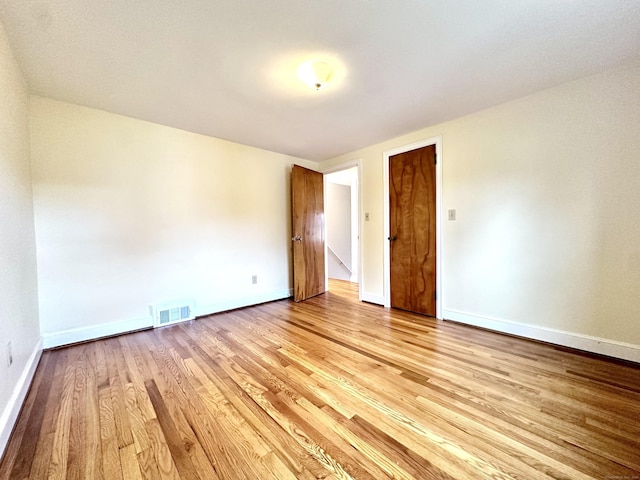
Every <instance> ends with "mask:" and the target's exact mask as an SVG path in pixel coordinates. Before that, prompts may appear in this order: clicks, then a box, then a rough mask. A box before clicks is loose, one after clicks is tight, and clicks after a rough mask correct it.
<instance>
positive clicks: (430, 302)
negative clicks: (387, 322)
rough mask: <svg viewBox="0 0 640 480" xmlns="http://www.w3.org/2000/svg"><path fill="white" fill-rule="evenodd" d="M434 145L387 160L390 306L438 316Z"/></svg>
mask: <svg viewBox="0 0 640 480" xmlns="http://www.w3.org/2000/svg"><path fill="white" fill-rule="evenodd" d="M435 159H436V152H435V145H429V146H427V147H423V148H419V149H416V150H411V151H409V152H405V153H401V154H398V155H393V156H391V157H390V158H389V233H390V236H389V242H390V253H391V285H390V287H391V306H392V307H394V308H401V309H403V310H409V311H411V312H416V313H422V314H424V315H430V316H434V317H435V315H436V168H435V162H436V160H435Z"/></svg>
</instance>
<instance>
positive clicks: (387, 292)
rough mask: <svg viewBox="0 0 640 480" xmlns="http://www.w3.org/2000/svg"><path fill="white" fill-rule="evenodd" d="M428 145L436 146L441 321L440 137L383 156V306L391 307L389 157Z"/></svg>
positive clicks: (438, 313) (439, 312) (439, 309)
mask: <svg viewBox="0 0 640 480" xmlns="http://www.w3.org/2000/svg"><path fill="white" fill-rule="evenodd" d="M429 145H435V146H436V158H437V163H436V292H437V293H436V318H438V319H440V320H442V297H443V294H442V163H443V162H442V136H437V137H432V138H427V139H425V140H420V141H418V142H414V143H410V144H409V145H403V146H401V147H397V148H394V149H392V150H387V151H385V152H383V153H382V155H383V162H382V164H383V182H384V186H383V193H384V204H383V208H384V243H383V245H384V260H383V261H384V263H383V268H384V283H383V289H384V306H385V307H387V308H390V307H391V249H390V247H389V240H388V238H389V235H390V233H389V157H392V156H394V155H398V154H399V153H405V152H409V151H411V150H416V149H418V148H422V147H428V146H429Z"/></svg>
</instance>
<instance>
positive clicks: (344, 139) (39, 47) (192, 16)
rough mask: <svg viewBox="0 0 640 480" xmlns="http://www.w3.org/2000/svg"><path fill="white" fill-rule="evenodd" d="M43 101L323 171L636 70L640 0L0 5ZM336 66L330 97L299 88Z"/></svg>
mask: <svg viewBox="0 0 640 480" xmlns="http://www.w3.org/2000/svg"><path fill="white" fill-rule="evenodd" d="M0 18H1V19H2V22H3V24H4V26H5V29H6V31H7V34H8V36H9V40H10V43H11V46H12V48H13V50H14V53H15V55H16V57H17V59H18V62H19V64H20V65H21V68H22V70H23V72H24V74H25V76H26V79H27V81H28V83H29V86H30V88H31V91H32V92H33V93H35V94H38V95H43V96H46V97H50V98H54V99H59V100H64V101H67V102H72V103H77V104H81V105H87V106H90V107H95V108H99V109H103V110H107V111H110V112H115V113H119V114H123V115H127V116H130V117H135V118H139V119H144V120H148V121H152V122H156V123H160V124H164V125H169V126H173V127H177V128H182V129H185V130H190V131H193V132H198V133H203V134H206V135H210V136H214V137H219V138H224V139H227V140H232V141H234V142H238V143H243V144H248V145H252V146H256V147H261V148H265V149H268V150H273V151H277V152H281V153H286V154H290V155H294V156H298V157H302V158H307V159H312V160H323V159H326V158H331V157H333V156H336V155H338V154H341V153H345V152H349V151H352V150H355V149H357V148H360V147H363V146H367V145H370V144H373V143H376V142H379V141H382V140H386V139H389V138H392V137H395V136H398V135H401V134H403V133H408V132H410V131H413V130H417V129H419V128H423V127H426V126H429V125H432V124H436V123H439V122H442V121H444V120H447V119H451V118H455V117H458V116H461V115H464V114H467V113H471V112H474V111H477V110H480V109H482V108H485V107H488V106H491V105H495V104H498V103H502V102H504V101H507V100H510V99H514V98H518V97H521V96H524V95H526V94H529V93H532V92H535V91H538V90H542V89H544V88H548V87H551V86H554V85H557V84H559V83H562V82H565V81H568V80H572V79H575V78H579V77H583V76H586V75H589V74H593V73H597V72H599V71H602V70H605V69H609V68H612V67H615V66H618V65H621V64H624V63H629V62H635V61H638V60H640V1H639V0H593V1H587V0H482V1H478V0H437V1H436V0H107V1H104V0H2V1H0ZM310 58H318V59H324V60H330V61H332V62H333V64H334V66H335V68H336V74H335V79H334V82H333V83H331V84H329V86H328V87H327V88H326V90H321V91H319V92H316V91H313V90H311V89H309V88H308V87H305V86H304V85H302V84H301V83H300V82H299V81H298V79H297V78H296V75H295V71H296V68H297V66H298V64H300V63H302V62H303V61H305V60H308V59H310Z"/></svg>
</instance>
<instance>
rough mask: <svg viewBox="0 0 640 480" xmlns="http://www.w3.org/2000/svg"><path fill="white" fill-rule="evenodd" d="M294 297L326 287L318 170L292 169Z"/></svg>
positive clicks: (304, 296)
mask: <svg viewBox="0 0 640 480" xmlns="http://www.w3.org/2000/svg"><path fill="white" fill-rule="evenodd" d="M291 213H292V232H293V238H292V239H291V241H292V242H293V299H294V300H295V301H296V302H300V301H302V300H305V299H307V298H310V297H313V296H315V295H319V294H321V293H324V292H325V291H326V285H325V275H324V248H325V247H324V242H325V232H324V182H323V176H322V174H321V173H318V172H314V171H313V170H309V169H307V168H303V167H300V166H298V165H294V166H293V168H292V169H291Z"/></svg>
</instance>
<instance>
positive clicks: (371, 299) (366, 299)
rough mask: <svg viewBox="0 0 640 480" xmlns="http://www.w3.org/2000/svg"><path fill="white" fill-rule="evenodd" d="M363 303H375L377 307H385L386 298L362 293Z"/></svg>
mask: <svg viewBox="0 0 640 480" xmlns="http://www.w3.org/2000/svg"><path fill="white" fill-rule="evenodd" d="M362 301H363V302H368V303H375V304H376V305H384V297H383V296H381V295H374V294H372V293H367V292H364V291H363V292H362Z"/></svg>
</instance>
